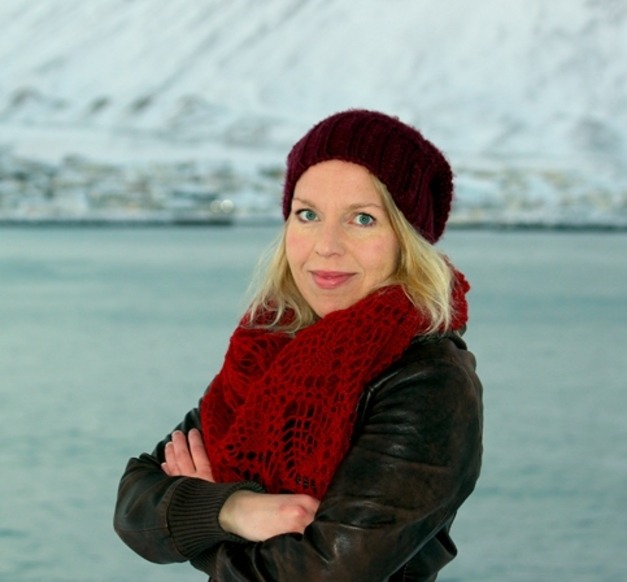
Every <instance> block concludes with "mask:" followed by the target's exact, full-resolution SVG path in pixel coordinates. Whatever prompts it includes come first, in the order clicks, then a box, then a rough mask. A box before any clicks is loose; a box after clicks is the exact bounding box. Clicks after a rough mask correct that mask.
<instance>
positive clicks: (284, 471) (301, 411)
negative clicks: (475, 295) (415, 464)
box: [200, 272, 469, 499]
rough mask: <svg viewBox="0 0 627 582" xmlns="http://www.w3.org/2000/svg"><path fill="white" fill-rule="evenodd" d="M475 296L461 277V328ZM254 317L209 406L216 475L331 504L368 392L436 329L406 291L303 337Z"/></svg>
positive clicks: (238, 333)
mask: <svg viewBox="0 0 627 582" xmlns="http://www.w3.org/2000/svg"><path fill="white" fill-rule="evenodd" d="M468 290H469V285H468V283H467V281H466V279H465V278H464V277H463V275H461V273H459V272H456V276H455V284H454V290H453V294H452V295H453V312H454V314H455V316H454V321H453V322H452V326H451V329H459V328H462V327H463V326H464V325H465V324H466V320H467V313H468V310H467V304H466V298H465V295H466V292H467V291H468ZM245 320H246V318H244V320H242V323H240V325H239V327H238V328H237V329H236V330H235V332H234V333H233V335H232V337H231V340H230V344H229V348H228V350H227V353H226V357H225V361H224V365H223V367H222V370H221V371H220V372H219V373H218V375H217V376H216V377H215V379H214V380H213V382H212V383H211V385H210V387H209V389H208V390H207V392H206V393H205V396H204V397H203V399H202V402H201V406H200V415H201V423H202V430H203V438H204V441H205V446H206V449H207V453H208V455H209V460H210V462H211V466H212V469H213V473H214V476H215V478H216V480H217V481H219V482H229V481H238V480H242V479H246V480H253V481H257V482H258V483H261V484H262V485H263V486H264V487H265V489H266V491H267V492H269V493H279V492H289V493H307V494H309V495H312V496H314V497H316V498H318V499H321V498H322V497H323V496H324V494H325V492H326V490H327V488H328V486H329V484H330V482H331V479H332V477H333V474H334V473H335V470H336V468H337V466H338V465H339V463H340V462H341V460H342V458H343V457H344V455H345V454H346V452H347V450H348V448H349V444H350V439H351V435H352V432H353V425H354V420H355V413H356V409H357V405H358V402H359V398H360V395H361V393H362V391H363V389H364V387H365V386H366V384H367V383H368V382H369V381H371V380H374V379H375V378H376V376H378V375H379V374H381V373H382V372H383V371H384V370H385V369H386V368H387V367H389V366H390V365H391V364H392V363H393V362H394V361H395V360H397V359H398V358H399V357H400V356H401V355H402V353H403V352H404V351H405V350H406V349H407V348H408V346H409V344H410V342H411V340H412V338H414V336H416V335H418V334H420V333H421V332H422V331H424V330H425V329H426V328H427V326H428V323H427V321H426V319H425V318H424V316H422V315H421V314H420V313H419V312H418V311H417V310H416V309H415V307H414V306H413V305H412V304H411V302H410V301H409V299H408V298H407V296H406V295H405V293H404V291H403V290H402V289H401V288H400V287H399V286H390V287H386V288H384V289H382V290H379V291H376V292H374V293H372V294H371V295H369V296H367V297H365V298H364V299H362V300H361V301H359V302H358V303H356V304H355V305H353V306H352V307H349V308H348V309H344V310H341V311H336V312H333V313H330V314H328V315H327V316H325V317H324V318H322V319H320V320H319V321H317V322H316V323H315V324H313V325H311V326H309V327H307V328H305V329H302V330H301V331H299V332H298V333H297V334H296V335H295V336H290V335H287V334H285V333H282V332H273V331H268V330H266V329H258V328H252V327H250V326H247V325H245V323H244V322H245Z"/></svg>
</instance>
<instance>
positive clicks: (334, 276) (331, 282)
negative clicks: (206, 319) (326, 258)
mask: <svg viewBox="0 0 627 582" xmlns="http://www.w3.org/2000/svg"><path fill="white" fill-rule="evenodd" d="M311 276H312V278H313V280H314V283H315V284H316V285H317V286H318V287H319V288H320V289H337V288H338V287H341V286H342V285H343V284H344V283H346V282H347V281H348V280H349V279H350V278H351V277H352V276H353V273H345V272H342V271H311Z"/></svg>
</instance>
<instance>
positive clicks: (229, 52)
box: [0, 0, 627, 225]
mask: <svg viewBox="0 0 627 582" xmlns="http://www.w3.org/2000/svg"><path fill="white" fill-rule="evenodd" d="M0 30H2V34H1V35H0V151H1V152H4V153H3V154H1V155H2V156H3V157H4V159H5V161H4V163H3V167H5V168H7V167H8V168H9V170H7V172H8V173H9V177H8V178H7V177H6V176H7V174H6V172H5V174H4V176H5V178H4V180H3V181H0V206H2V200H4V207H5V208H6V207H7V204H8V205H9V206H11V207H12V208H14V209H15V208H18V207H20V205H21V202H20V196H26V197H27V198H28V196H30V199H31V200H33V199H34V198H33V196H34V197H35V198H36V197H37V195H36V194H33V193H32V192H31V191H30V190H28V188H27V190H28V192H30V194H29V193H28V192H26V194H24V192H25V190H24V189H23V188H22V190H20V188H19V187H18V186H20V184H17V185H16V180H15V179H13V178H12V177H11V175H12V174H11V170H10V169H11V168H14V167H15V164H16V163H19V164H24V163H26V162H25V161H24V160H33V161H36V162H37V163H42V162H43V163H45V164H47V165H48V166H55V167H57V168H59V167H60V168H62V169H63V168H66V165H67V163H68V162H67V160H68V157H67V156H68V155H73V156H76V155H79V156H82V158H84V159H85V160H88V161H89V163H91V164H106V165H107V167H111V166H112V167H114V168H116V169H117V171H119V170H120V168H128V167H129V166H133V167H134V168H135V169H136V168H137V167H140V166H141V165H142V164H143V167H145V168H146V167H147V168H152V169H154V165H155V164H158V165H159V166H160V167H163V166H167V165H176V166H177V167H180V164H187V168H188V169H189V165H190V164H191V165H193V166H194V168H195V169H194V170H193V171H192V172H191V174H192V175H193V177H194V180H196V181H197V182H198V181H199V180H205V179H210V178H211V176H213V177H214V178H215V175H216V173H220V172H221V173H222V175H224V173H225V171H227V170H228V171H227V174H229V175H230V176H232V177H233V180H231V181H226V182H224V181H223V182H221V183H220V184H219V186H220V187H227V189H229V188H230V189H231V191H232V192H233V193H234V194H235V195H236V197H237V195H239V196H240V198H241V199H242V200H247V201H248V203H249V204H253V206H254V202H255V200H257V201H259V200H261V198H263V197H264V196H265V197H267V196H269V195H270V194H269V192H271V191H273V189H274V190H276V182H277V180H279V179H280V168H281V164H282V162H283V159H284V157H285V154H286V153H287V150H288V148H289V146H290V144H291V143H293V141H294V140H295V139H297V138H298V137H299V136H300V134H301V133H302V132H303V131H305V130H306V129H307V128H308V127H309V126H311V125H312V124H313V123H314V122H316V121H317V120H318V119H320V118H321V117H323V116H325V115H327V114H329V113H332V112H335V111H338V110H340V109H344V108H348V107H368V108H376V109H381V110H383V111H386V112H388V113H392V114H396V115H398V116H399V117H401V118H402V119H404V120H405V121H408V122H410V123H413V124H415V125H416V126H417V127H419V128H420V129H421V130H423V132H424V133H425V135H426V136H427V137H429V138H430V139H431V140H432V141H434V142H435V143H436V144H438V145H439V146H440V147H441V148H442V149H443V150H444V151H445V152H446V153H447V155H448V156H449V158H450V159H451V162H452V163H453V165H454V167H455V169H456V173H457V175H458V202H457V206H456V216H457V218H458V219H460V220H479V221H491V220H497V221H510V222H511V221H531V222H538V221H539V222H542V221H544V222H547V221H548V222H551V221H553V222H568V221H575V222H600V223H608V224H624V225H627V0H550V1H549V0H474V1H473V2H471V1H470V0H447V1H446V2H442V1H441V0H385V1H384V0H359V1H355V0H272V1H267V2H258V1H256V0H229V1H228V2H225V1H219V0H178V1H176V0H89V1H88V2H85V1H83V0H3V2H2V3H1V4H0ZM72 159H74V162H75V161H76V160H75V158H72ZM7 160H8V161H7ZM71 165H72V164H71ZM81 167H82V166H81ZM28 168H30V169H27V170H26V173H27V174H28V173H29V172H31V170H32V167H31V166H28ZM76 168H77V164H76V163H73V165H72V169H73V170H72V171H74V172H76ZM225 169H226V170H225ZM46 171H47V172H48V174H50V172H52V170H50V169H48V170H46ZM135 171H137V170H135ZM151 171H152V170H150V171H147V173H148V174H150V172H151ZM53 173H54V172H53ZM62 173H64V172H62ZM56 175H57V177H58V175H59V172H57V174H56ZM64 175H65V174H64ZM99 175H101V174H99ZM207 176H209V178H207ZM179 177H180V176H179V174H176V176H175V178H174V179H175V180H178V179H179ZM272 177H274V178H275V180H274V181H273V180H272V179H271V178H272ZM40 181H41V180H40ZM214 181H215V180H214ZM22 182H24V180H22ZM66 182H67V180H65V181H64V180H63V179H62V180H60V181H59V180H57V182H56V186H57V187H59V184H65V183H66ZM22 186H23V183H22ZM50 187H51V186H50V183H48V186H47V188H50ZM3 192H4V194H3ZM160 195H163V196H167V195H168V194H167V192H166V193H163V192H162V193H161V194H160ZM2 196H3V198H2ZM72 196H74V197H75V198H76V197H78V198H80V195H79V194H73V195H72ZM54 198H55V196H54V194H49V195H48V199H49V202H50V200H53V199H54ZM78 198H77V199H78ZM73 199H74V198H73ZM7 201H9V202H7ZM50 203H52V202H50ZM72 204H74V203H70V204H69V206H67V208H66V210H67V209H69V208H72V207H73V206H72ZM74 206H75V205H74ZM79 206H80V205H79ZM88 206H89V203H87V206H86V207H88ZM75 210H76V208H75ZM75 210H74V211H75ZM69 211H70V210H68V212H69ZM59 212H61V214H62V213H63V211H59Z"/></svg>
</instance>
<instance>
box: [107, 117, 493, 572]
mask: <svg viewBox="0 0 627 582" xmlns="http://www.w3.org/2000/svg"><path fill="white" fill-rule="evenodd" d="M452 193H453V186H452V174H451V170H450V166H449V164H448V163H447V161H446V159H445V158H444V156H443V155H442V154H441V152H440V151H439V150H438V149H437V148H435V147H434V146H433V145H432V144H431V143H430V142H428V141H427V140H425V139H424V138H423V137H422V135H421V134H420V133H419V132H418V131H416V130H415V129H414V128H412V127H410V126H408V125H405V124H404V123H402V122H400V121H399V120H398V119H396V118H393V117H389V116H387V115H384V114H382V113H378V112H373V111H365V110H350V111H345V112H341V113H338V114H335V115H333V116H331V117H329V118H327V119H324V120H323V121H321V122H320V123H318V124H317V125H316V126H314V127H313V128H312V129H311V130H310V131H309V132H307V134H306V135H305V136H304V137H303V138H302V139H301V140H300V141H299V142H298V143H297V144H296V145H295V146H294V147H293V148H292V151H291V152H290V154H289V156H288V160H287V173H286V180H285V187H284V196H283V214H284V217H285V219H286V223H285V228H284V230H283V236H282V238H281V241H280V242H279V244H278V246H277V249H276V252H275V255H274V257H273V259H272V261H271V262H270V264H269V265H268V267H267V269H266V275H265V279H264V280H263V281H262V282H261V285H260V287H259V290H258V292H257V294H256V296H255V298H254V300H253V302H252V305H251V307H250V309H249V310H248V312H247V313H246V315H245V316H244V318H243V319H242V321H241V323H240V325H239V326H238V328H237V329H236V330H235V332H234V334H233V336H232V338H231V342H230V345H229V348H228V351H227V354H226V357H225V362H224V365H223V368H222V370H221V371H220V372H219V374H218V375H217V376H216V378H215V379H214V380H213V382H212V383H211V385H210V387H209V388H208V390H207V392H206V393H205V395H204V396H203V398H202V399H201V401H200V405H199V407H198V408H197V409H195V410H193V411H191V412H190V413H188V414H187V416H186V417H185V419H184V420H183V422H182V423H181V424H180V425H179V426H178V427H177V429H176V430H175V431H174V432H173V433H172V434H171V435H170V436H168V437H167V438H166V439H165V440H164V441H162V442H161V443H159V444H158V445H157V447H156V448H155V450H154V452H153V453H152V454H150V455H149V454H142V455H140V456H139V458H136V459H131V460H130V461H129V463H128V466H127V468H126V472H125V473H124V475H123V477H122V480H121V483H120V488H119V493H118V501H117V506H116V513H115V528H116V531H117V532H118V534H119V535H120V536H121V537H122V539H123V540H124V541H125V542H126V543H127V544H128V545H129V546H130V547H131V548H133V549H134V550H135V551H136V552H137V553H139V554H140V555H142V556H144V557H145V558H146V559H149V560H152V561H154V562H159V563H165V562H176V561H186V560H189V561H190V562H191V564H192V565H193V566H195V567H196V568H198V569H200V570H202V571H204V572H206V573H208V574H209V575H210V576H211V577H213V578H215V579H216V580H219V581H221V582H230V581H251V580H263V581H271V580H280V581H288V582H291V581H293V580H301V581H308V580H312V581H313V580H315V581H322V580H327V581H333V582H341V581H358V582H360V581H366V582H380V581H400V580H403V581H432V580H435V579H436V576H437V572H438V571H439V570H440V569H441V568H442V567H443V566H444V565H445V564H446V563H448V562H449V561H450V560H451V559H452V558H453V557H454V556H455V554H456V548H455V546H454V544H453V542H452V541H451V539H450V537H449V529H450V526H451V523H452V521H453V519H454V516H455V514H456V512H457V510H458V509H459V507H460V505H461V504H462V502H463V501H464V500H465V499H466V498H467V496H468V495H469V494H470V493H471V492H472V490H473V489H474V486H475V482H476V480H477V478H478V475H479V469H480V463H481V431H482V408H481V384H480V382H479V380H478V378H477V376H476V374H475V371H474V370H475V361H474V357H473V356H472V355H471V354H470V353H469V352H468V351H467V350H466V346H465V344H464V342H463V340H462V339H461V333H462V332H463V331H464V329H465V326H466V320H467V305H466V298H465V295H466V292H467V291H468V289H469V286H468V284H467V282H466V280H465V278H464V277H463V275H462V274H461V273H459V272H458V271H456V270H455V269H454V268H453V266H452V265H451V264H450V263H449V262H448V260H447V259H446V258H445V257H443V256H442V255H441V254H440V253H439V252H438V251H436V250H435V248H434V247H433V244H434V243H435V242H436V241H437V240H438V239H439V238H440V236H441V235H442V232H443V230H444V227H445V223H446V220H447V218H448V214H449V210H450V205H451V199H452Z"/></svg>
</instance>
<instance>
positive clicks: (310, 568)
mask: <svg viewBox="0 0 627 582" xmlns="http://www.w3.org/2000/svg"><path fill="white" fill-rule="evenodd" d="M481 393H482V388H481V383H480V381H479V379H478V378H477V376H476V374H475V359H474V357H473V356H472V354H471V353H470V352H468V351H467V350H466V345H465V343H464V342H463V340H461V338H459V337H458V336H456V335H453V336H447V337H443V338H437V339H433V338H432V339H424V338H423V339H420V338H417V339H416V340H415V341H414V342H413V343H412V345H411V346H410V347H409V348H408V350H407V351H406V352H405V354H404V355H403V356H402V358H401V359H400V360H399V361H398V362H396V363H395V364H394V365H393V366H391V367H390V368H389V369H388V370H387V371H386V372H385V373H384V374H382V375H381V376H380V377H379V378H377V379H376V380H375V381H374V382H372V383H370V385H368V386H367V387H366V389H365V391H364V394H363V397H362V399H361V401H360V405H359V410H358V419H357V423H356V428H355V433H354V437H353V443H352V446H351V449H350V450H349V452H348V454H347V456H346V457H345V459H344V461H343V462H342V463H341V465H340V466H339V468H338V470H337V472H336V475H335V477H334V479H333V481H332V483H331V486H330V488H329V490H328V492H327V494H326V496H325V498H324V499H323V500H322V503H321V504H320V507H319V508H318V512H317V514H316V518H315V520H314V522H313V523H312V524H311V525H310V526H309V527H308V528H307V529H306V531H305V533H304V535H298V534H286V535H280V536H276V537H274V538H271V539H269V540H267V541H265V542H261V543H252V542H248V541H246V540H243V539H241V538H238V537H237V536H234V535H231V534H228V533H226V532H224V531H223V530H222V529H221V528H220V526H219V523H218V514H219V512H220V509H221V507H222V505H223V503H224V501H225V500H226V498H227V497H228V496H229V495H231V494H232V493H233V492H234V491H236V490H238V489H241V488H247V489H252V490H256V491H262V489H261V488H260V487H259V485H257V484H255V483H250V482H242V483H227V484H224V483H222V484H215V483H209V482H206V481H201V480H198V479H190V478H185V477H179V478H170V477H167V476H166V475H165V473H163V472H162V471H161V469H160V463H161V462H162V461H163V449H164V446H165V443H166V442H167V441H168V440H169V437H167V438H166V439H165V440H164V441H162V442H161V443H159V444H158V445H157V447H156V449H155V450H154V452H153V453H152V454H151V455H148V454H142V455H141V456H140V457H139V458H137V459H131V460H130V461H129V463H128V465H127V468H126V471H125V473H124V475H123V476H122V480H121V483H120V488H119V493H118V500H117V504H116V510H115V519H114V525H115V529H116V531H117V533H118V534H119V535H120V537H121V538H122V539H123V540H124V541H125V542H126V543H127V544H128V545H129V546H130V547H131V548H132V549H134V550H135V551H136V552H137V553H139V554H140V555H142V556H143V557H145V558H146V559H148V560H151V561H154V562H158V563H166V562H180V561H186V560H189V561H190V562H191V563H192V565H193V566H195V567H196V568H198V569H200V570H202V571H204V572H206V573H208V574H210V575H211V576H213V577H214V578H215V579H216V580H218V581H220V582H235V581H237V582H240V581H242V582H243V581H246V582H250V581H268V582H269V581H280V582H293V581H299V582H310V581H311V582H313V581H316V582H321V581H328V582H385V581H387V582H401V581H403V582H417V581H420V582H431V581H433V580H435V579H436V576H437V572H438V571H439V570H440V569H441V568H442V567H443V566H444V565H445V564H447V563H448V562H449V561H450V560H452V559H453V558H454V557H455V555H456V553H457V550H456V548H455V545H454V544H453V542H452V540H451V538H450V537H449V528H450V525H451V523H452V521H453V519H454V517H455V514H456V512H457V510H458V508H459V507H460V505H461V504H462V502H463V501H464V500H465V499H466V497H468V495H469V494H470V493H471V492H472V490H473V489H474V486H475V482H476V480H477V478H478V476H479V470H480V465H481V453H482V444H481V438H482V401H481ZM198 426H199V418H198V412H197V410H193V411H191V412H190V413H189V414H188V415H187V416H186V417H185V419H184V421H183V422H182V423H181V424H180V425H179V426H178V427H177V428H178V429H180V430H183V431H184V432H187V431H189V430H190V429H191V428H193V427H198Z"/></svg>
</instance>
